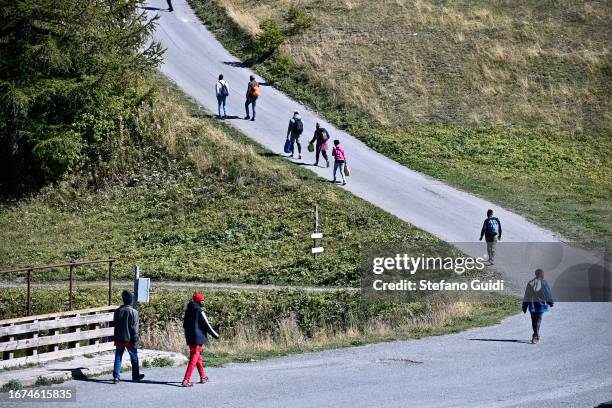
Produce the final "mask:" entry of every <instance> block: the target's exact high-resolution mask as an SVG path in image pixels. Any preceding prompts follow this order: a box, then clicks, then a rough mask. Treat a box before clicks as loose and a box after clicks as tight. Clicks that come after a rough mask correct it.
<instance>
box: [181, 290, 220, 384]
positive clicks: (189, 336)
mask: <svg viewBox="0 0 612 408" xmlns="http://www.w3.org/2000/svg"><path fill="white" fill-rule="evenodd" d="M203 300H204V295H203V294H201V293H197V292H194V294H193V299H192V300H191V301H190V302H189V303H188V304H187V309H186V310H185V318H184V319H183V329H185V340H187V345H188V346H189V364H188V365H187V371H186V372H185V377H184V378H183V382H182V383H181V385H182V386H183V387H191V386H192V385H193V384H192V383H191V382H190V380H191V374H192V373H193V369H194V368H195V367H197V368H198V373H200V384H204V383H205V382H207V381H208V377H207V376H206V373H205V372H204V365H203V364H202V354H201V353H202V345H204V344H207V343H208V335H209V334H210V335H211V336H212V337H213V338H215V339H218V338H219V335H218V334H217V332H216V331H215V330H214V329H213V327H212V325H211V324H210V321H209V320H208V317H207V316H206V313H204V310H203V309H202V301H203Z"/></svg>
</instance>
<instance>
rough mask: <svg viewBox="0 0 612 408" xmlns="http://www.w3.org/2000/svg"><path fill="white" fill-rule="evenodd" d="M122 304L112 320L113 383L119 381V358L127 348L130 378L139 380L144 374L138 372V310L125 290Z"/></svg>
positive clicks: (130, 295)
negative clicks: (113, 348) (113, 327)
mask: <svg viewBox="0 0 612 408" xmlns="http://www.w3.org/2000/svg"><path fill="white" fill-rule="evenodd" d="M121 297H122V299H123V306H121V307H120V308H119V309H117V310H115V314H114V316H113V322H114V324H115V329H114V335H113V340H114V341H115V347H116V349H115V366H114V369H113V384H117V383H118V382H119V377H120V375H121V360H122V359H123V352H124V351H125V350H126V349H127V351H128V353H129V355H130V361H131V363H132V380H133V381H140V380H142V379H143V378H144V374H140V367H139V365H138V350H137V349H136V343H138V338H139V334H138V329H139V323H138V311H137V310H136V309H134V308H133V307H132V306H131V305H132V294H131V293H130V292H128V291H127V290H124V291H123V292H122V293H121Z"/></svg>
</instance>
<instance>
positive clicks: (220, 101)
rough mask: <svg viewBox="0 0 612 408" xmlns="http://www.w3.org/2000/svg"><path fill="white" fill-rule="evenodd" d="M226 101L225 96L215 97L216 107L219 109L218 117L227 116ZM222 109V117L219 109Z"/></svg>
mask: <svg viewBox="0 0 612 408" xmlns="http://www.w3.org/2000/svg"><path fill="white" fill-rule="evenodd" d="M226 100H227V96H224V95H217V105H218V107H219V117H222V116H227V108H226V104H225V101H226ZM222 107H223V115H221V108H222Z"/></svg>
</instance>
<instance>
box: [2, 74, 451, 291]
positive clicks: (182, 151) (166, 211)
mask: <svg viewBox="0 0 612 408" xmlns="http://www.w3.org/2000/svg"><path fill="white" fill-rule="evenodd" d="M164 87H168V86H167V85H166V86H162V88H164ZM168 89H169V90H170V92H169V93H168V92H164V94H162V96H161V97H160V98H159V101H158V103H156V104H155V105H154V106H155V108H154V111H153V112H150V113H151V115H152V117H153V118H156V121H155V122H153V123H151V124H150V126H149V127H151V128H153V129H157V130H156V131H155V132H154V133H153V136H152V141H151V142H150V143H151V144H150V145H146V146H144V147H143V148H142V152H141V154H142V158H141V159H140V160H141V161H140V163H138V165H136V167H135V168H134V170H133V174H126V175H124V176H122V177H121V178H120V179H118V180H114V181H112V182H109V184H108V185H107V187H106V188H103V189H100V190H97V191H96V190H91V189H89V188H87V187H86V185H87V183H86V181H85V179H84V178H85V175H74V176H72V177H69V178H67V179H66V180H64V181H63V182H61V183H59V184H58V185H54V186H50V187H48V188H46V189H44V190H43V191H42V192H40V193H37V194H35V195H33V196H32V197H31V198H30V199H28V200H22V201H17V202H9V203H3V204H2V206H1V207H0V214H1V216H0V229H1V230H2V231H4V233H3V234H2V235H1V237H0V265H1V266H2V267H11V266H17V265H33V264H41V263H53V262H58V261H60V260H63V259H68V258H76V259H93V258H98V257H107V256H110V255H115V256H119V257H120V262H118V263H117V265H116V267H117V274H116V277H117V278H130V277H131V269H132V267H133V264H134V263H138V264H140V265H141V266H142V268H143V271H146V274H147V276H150V277H153V278H159V279H173V280H183V281H188V280H199V281H209V282H248V283H297V284H316V285H355V284H357V282H358V281H359V266H360V263H361V246H362V245H363V244H364V243H365V242H371V241H393V242H407V243H408V244H409V245H413V246H415V247H416V246H417V245H418V248H427V247H429V246H435V245H442V243H441V242H440V241H439V240H438V239H436V238H434V237H433V236H431V235H430V234H427V233H425V232H423V231H420V230H418V229H417V228H415V227H413V226H411V225H409V224H407V223H405V222H403V221H400V220H399V219H397V218H395V217H393V216H391V215H389V214H387V213H385V212H384V211H382V210H380V209H378V208H376V207H374V206H372V205H370V204H368V203H366V202H365V201H362V200H360V199H358V198H356V197H354V196H352V195H351V194H350V193H347V192H345V191H343V190H340V189H336V188H333V186H332V185H330V184H329V183H325V182H324V181H322V180H320V179H317V178H316V177H315V176H313V175H312V174H310V173H309V172H307V171H305V170H303V169H300V168H296V167H295V166H291V165H289V164H288V163H287V162H286V161H284V160H281V159H280V158H275V157H274V155H273V154H270V153H269V152H267V151H266V150H264V149H263V148H261V147H259V146H257V145H255V144H253V143H252V142H250V141H248V140H247V139H246V138H244V137H243V136H242V135H241V134H239V133H238V132H236V131H235V130H233V129H232V128H231V127H229V126H225V125H222V124H219V123H218V122H217V121H214V120H211V119H210V118H208V117H205V116H202V115H201V114H200V113H198V112H197V110H196V111H195V112H194V114H196V115H200V116H199V117H198V116H191V114H190V113H189V111H190V109H192V108H193V106H192V105H190V104H189V103H187V102H186V101H185V100H184V99H179V98H182V97H179V96H177V95H176V94H175V92H176V91H173V90H172V89H171V87H168ZM181 101H182V102H181ZM156 144H160V145H161V146H158V147H155V145H156ZM315 204H317V205H319V208H320V229H321V231H323V232H324V234H325V237H324V240H323V245H324V246H325V253H324V254H323V255H322V256H321V257H320V258H319V259H318V260H317V261H314V260H313V258H312V255H311V254H310V248H311V246H312V240H311V239H310V234H311V232H312V223H313V214H312V210H313V208H314V205H315ZM419 250H421V249H419ZM77 272H78V273H79V274H80V275H79V276H80V278H79V279H81V278H84V277H88V278H96V277H97V278H98V279H103V278H104V270H103V268H86V267H82V268H78V271H77ZM37 279H43V280H47V279H65V276H64V273H63V272H62V273H60V274H58V271H50V272H48V273H44V272H41V273H40V274H37Z"/></svg>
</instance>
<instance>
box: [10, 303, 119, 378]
mask: <svg viewBox="0 0 612 408" xmlns="http://www.w3.org/2000/svg"><path fill="white" fill-rule="evenodd" d="M116 308H117V306H104V307H98V308H93V309H84V310H74V311H68V312H59V313H49V314H45V315H38V316H29V317H20V318H16V319H8V320H0V352H1V353H2V360H0V368H6V367H14V366H20V365H25V364H31V363H41V362H44V361H49V360H56V359H61V358H65V357H71V356H76V355H83V354H88V353H97V352H100V351H107V350H112V349H113V348H114V343H113V341H112V337H113V330H114V329H113V327H112V326H113V312H114V310H115V309H116Z"/></svg>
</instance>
